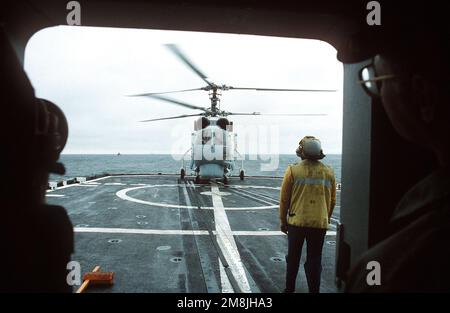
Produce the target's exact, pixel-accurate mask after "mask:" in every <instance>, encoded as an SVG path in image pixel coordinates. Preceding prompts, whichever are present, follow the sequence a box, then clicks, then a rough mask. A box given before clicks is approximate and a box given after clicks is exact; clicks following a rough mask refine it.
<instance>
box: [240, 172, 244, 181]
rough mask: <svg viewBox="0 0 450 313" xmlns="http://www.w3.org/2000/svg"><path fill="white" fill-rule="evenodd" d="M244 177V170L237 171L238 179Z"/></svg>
mask: <svg viewBox="0 0 450 313" xmlns="http://www.w3.org/2000/svg"><path fill="white" fill-rule="evenodd" d="M244 177H245V175H244V170H241V171H240V172H239V179H240V180H244Z"/></svg>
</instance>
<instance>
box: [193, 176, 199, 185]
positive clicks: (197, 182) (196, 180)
mask: <svg viewBox="0 0 450 313" xmlns="http://www.w3.org/2000/svg"><path fill="white" fill-rule="evenodd" d="M194 183H196V184H199V183H200V176H199V175H197V176H195V180H194Z"/></svg>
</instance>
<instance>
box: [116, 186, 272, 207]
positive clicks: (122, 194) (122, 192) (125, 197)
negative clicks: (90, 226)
mask: <svg viewBox="0 0 450 313" xmlns="http://www.w3.org/2000/svg"><path fill="white" fill-rule="evenodd" d="M183 186H186V185H184V184H168V185H145V186H138V187H131V188H125V189H121V190H119V191H118V192H116V196H117V197H119V198H121V199H122V200H127V201H131V202H135V203H139V204H145V205H151V206H157V207H163V208H175V209H198V207H197V206H193V205H181V204H170V203H160V202H152V201H146V200H141V199H136V198H133V197H130V196H129V195H127V193H128V192H129V191H133V190H139V189H144V188H158V187H183ZM229 187H232V188H239V187H244V188H259V189H275V190H279V188H277V187H270V186H253V185H239V186H228V188H229ZM275 208H278V205H266V206H252V207H227V208H225V210H227V211H242V210H267V209H275ZM202 209H208V210H214V207H202Z"/></svg>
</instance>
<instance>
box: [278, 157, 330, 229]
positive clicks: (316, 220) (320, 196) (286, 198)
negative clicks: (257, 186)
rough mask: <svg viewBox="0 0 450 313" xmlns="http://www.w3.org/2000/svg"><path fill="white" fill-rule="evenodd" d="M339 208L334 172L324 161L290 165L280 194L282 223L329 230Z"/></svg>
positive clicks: (301, 162) (307, 161) (304, 161)
mask: <svg viewBox="0 0 450 313" xmlns="http://www.w3.org/2000/svg"><path fill="white" fill-rule="evenodd" d="M335 204H336V179H335V177H334V172H333V170H332V169H331V168H330V167H329V166H326V165H325V164H323V163H322V162H320V161H315V160H303V161H300V162H298V163H297V164H293V165H289V166H288V168H287V170H286V173H285V174H284V179H283V184H282V185H281V192H280V220H281V221H286V216H287V223H288V224H289V225H294V226H300V227H313V228H325V229H326V228H328V224H329V216H331V214H332V213H333V208H334V205H335Z"/></svg>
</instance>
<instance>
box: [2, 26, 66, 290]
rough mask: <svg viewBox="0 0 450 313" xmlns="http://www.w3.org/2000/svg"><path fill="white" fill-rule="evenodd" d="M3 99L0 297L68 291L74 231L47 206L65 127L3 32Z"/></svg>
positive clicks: (60, 211) (58, 209) (58, 210)
mask: <svg viewBox="0 0 450 313" xmlns="http://www.w3.org/2000/svg"><path fill="white" fill-rule="evenodd" d="M0 51H1V55H0V62H1V63H0V75H1V76H2V77H1V80H0V81H1V92H0V94H1V96H2V103H1V104H2V122H1V123H0V127H1V131H0V133H1V146H2V149H1V151H2V152H1V155H0V158H1V162H0V166H1V173H2V179H1V180H0V181H1V187H0V190H1V196H0V201H1V202H0V242H1V248H0V250H1V257H0V269H1V270H2V274H1V284H0V286H1V287H0V292H70V291H71V290H72V289H71V287H70V286H69V285H68V284H67V283H66V276H67V274H68V270H67V269H66V266H67V263H68V262H69V261H70V255H71V253H72V251H73V228H72V224H71V222H70V220H69V218H68V216H67V214H66V211H65V210H64V208H62V207H59V206H51V205H46V204H45V193H46V188H47V181H48V175H49V172H53V173H60V174H62V173H64V166H63V165H62V164H59V163H57V159H58V158H59V154H60V152H61V151H62V149H63V147H64V145H65V143H66V140H67V132H68V131H67V122H66V120H65V117H64V115H63V113H62V112H61V111H60V110H59V108H58V107H57V106H56V105H54V104H53V103H51V102H49V101H45V100H41V99H36V98H35V96H34V90H33V88H32V86H31V84H30V82H29V80H28V78H27V77H26V75H25V72H24V71H23V69H22V66H21V65H20V64H19V62H18V59H17V57H16V55H15V53H14V51H13V49H12V47H11V45H10V43H9V40H8V38H7V37H6V35H5V33H4V32H3V30H2V29H1V28H0Z"/></svg>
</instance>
